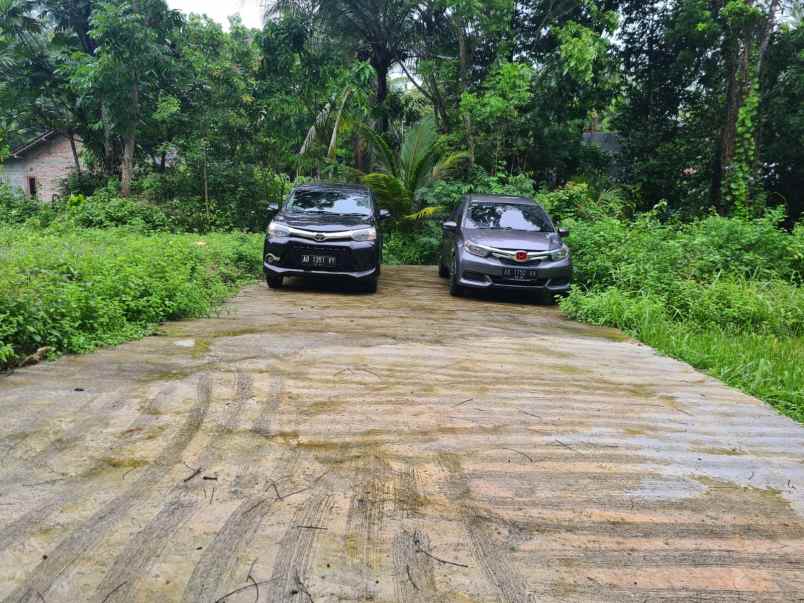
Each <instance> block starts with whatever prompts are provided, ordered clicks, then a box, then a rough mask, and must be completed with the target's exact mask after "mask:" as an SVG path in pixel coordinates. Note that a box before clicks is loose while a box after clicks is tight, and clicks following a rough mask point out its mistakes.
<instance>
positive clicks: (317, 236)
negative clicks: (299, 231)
mask: <svg viewBox="0 0 804 603" xmlns="http://www.w3.org/2000/svg"><path fill="white" fill-rule="evenodd" d="M313 238H314V239H315V240H316V241H318V242H319V243H320V242H321V241H326V240H327V235H325V234H324V233H322V232H317V233H315V236H314V237H313Z"/></svg>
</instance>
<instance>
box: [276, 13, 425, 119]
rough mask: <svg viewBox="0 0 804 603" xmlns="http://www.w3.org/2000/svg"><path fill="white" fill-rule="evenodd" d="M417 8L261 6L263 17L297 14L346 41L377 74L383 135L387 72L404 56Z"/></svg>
mask: <svg viewBox="0 0 804 603" xmlns="http://www.w3.org/2000/svg"><path fill="white" fill-rule="evenodd" d="M417 5H418V3H417V2H414V1H412V0H274V1H267V2H266V3H265V7H266V13H265V14H266V18H267V17H269V16H271V15H273V14H276V13H281V12H293V13H296V14H299V13H301V14H304V15H306V16H308V17H311V18H313V19H315V20H317V21H318V22H319V23H320V24H321V25H322V26H323V27H324V28H326V29H327V30H328V31H329V32H330V33H332V34H333V35H337V36H340V37H343V38H344V39H346V40H348V41H349V42H350V43H351V44H352V45H353V47H354V50H355V51H356V53H357V55H358V56H359V57H361V58H366V59H367V60H368V62H369V63H370V64H371V66H372V67H373V68H374V71H375V72H376V74H377V87H376V95H375V101H376V104H377V107H378V108H379V109H380V120H379V121H380V123H379V129H380V131H381V132H385V131H387V130H388V118H387V116H386V115H385V111H384V105H385V100H386V98H387V97H388V72H389V71H390V70H391V67H392V66H393V65H394V64H395V63H397V62H399V61H402V60H404V59H405V58H406V56H407V54H408V51H409V49H410V45H411V40H412V36H413V30H414V17H415V14H416V10H417Z"/></svg>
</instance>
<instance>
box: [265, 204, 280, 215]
mask: <svg viewBox="0 0 804 603" xmlns="http://www.w3.org/2000/svg"><path fill="white" fill-rule="evenodd" d="M278 213H279V203H276V202H272V203H269V204H268V215H269V216H271V217H273V216H275V215H276V214H278Z"/></svg>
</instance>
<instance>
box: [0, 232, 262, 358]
mask: <svg viewBox="0 0 804 603" xmlns="http://www.w3.org/2000/svg"><path fill="white" fill-rule="evenodd" d="M260 257H261V237H260V236H258V235H243V234H232V235H225V234H213V235H208V236H204V237H203V238H201V237H198V236H193V235H172V234H165V233H162V234H139V233H136V232H133V231H131V230H130V229H125V230H121V229H108V230H79V231H75V232H69V231H67V230H59V231H51V230H38V229H32V228H26V227H2V228H0V264H2V265H3V271H2V273H0V367H9V366H14V365H15V364H17V363H19V362H20V361H21V360H22V359H24V358H25V357H26V356H28V355H29V354H32V353H33V352H35V351H37V350H38V349H40V348H50V349H51V350H52V353H53V354H59V353H68V352H86V351H89V350H92V349H94V348H96V347H98V346H104V345H111V344H116V343H120V342H122V341H126V340H129V339H133V338H136V337H141V336H143V335H145V334H147V333H148V332H150V331H151V330H152V329H153V327H154V325H156V324H158V323H159V322H162V321H165V320H175V319H179V318H186V317H195V316H202V315H204V314H206V313H207V312H209V310H210V309H211V308H212V307H213V306H214V305H215V304H217V303H219V302H220V301H222V300H223V299H225V298H226V297H227V296H228V295H229V294H231V293H232V292H233V291H234V290H235V289H236V287H237V286H238V285H240V284H241V283H243V282H244V281H247V280H250V279H253V278H254V277H255V276H256V275H257V274H258V273H259V269H260Z"/></svg>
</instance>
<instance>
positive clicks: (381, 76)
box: [371, 56, 391, 134]
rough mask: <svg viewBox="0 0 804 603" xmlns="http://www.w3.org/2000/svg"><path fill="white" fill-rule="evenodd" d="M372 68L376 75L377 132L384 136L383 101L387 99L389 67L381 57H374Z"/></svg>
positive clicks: (384, 114)
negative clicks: (378, 114)
mask: <svg viewBox="0 0 804 603" xmlns="http://www.w3.org/2000/svg"><path fill="white" fill-rule="evenodd" d="M371 63H372V67H374V71H375V73H376V74H377V97H376V103H377V110H378V111H379V112H380V119H379V130H380V132H381V133H383V134H385V133H386V132H387V131H388V112H387V111H386V107H385V100H386V99H387V98H388V71H390V69H391V65H390V64H389V62H388V60H387V59H386V58H385V57H383V56H375V57H374V58H373V59H372V62H371Z"/></svg>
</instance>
